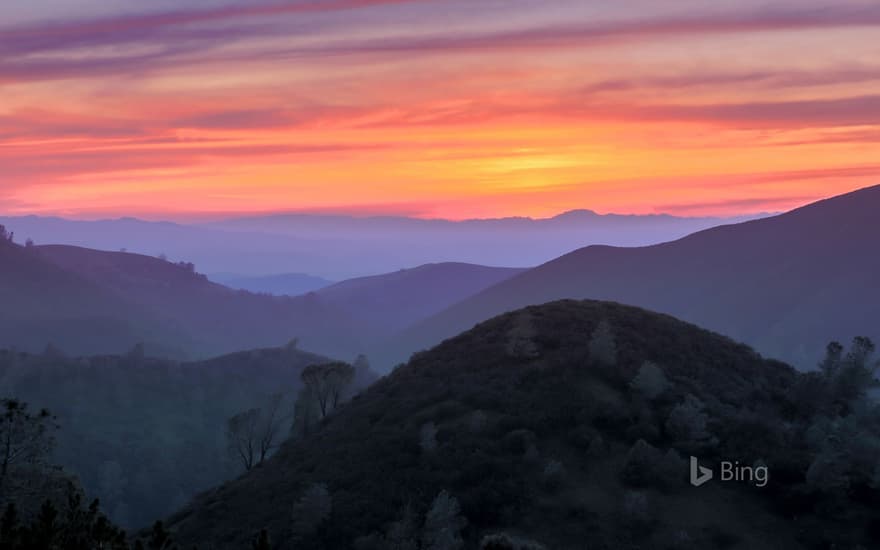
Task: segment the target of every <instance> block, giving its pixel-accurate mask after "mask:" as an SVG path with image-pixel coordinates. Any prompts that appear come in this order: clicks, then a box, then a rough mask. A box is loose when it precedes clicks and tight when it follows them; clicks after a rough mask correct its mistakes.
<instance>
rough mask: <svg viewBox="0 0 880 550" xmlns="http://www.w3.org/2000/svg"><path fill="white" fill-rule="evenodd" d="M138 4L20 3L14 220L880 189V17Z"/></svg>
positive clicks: (10, 195)
mask: <svg viewBox="0 0 880 550" xmlns="http://www.w3.org/2000/svg"><path fill="white" fill-rule="evenodd" d="M115 6H116V7H115V8H110V7H107V8H106V9H105V8H102V7H101V6H99V5H98V4H97V3H94V4H90V5H89V12H88V13H85V14H83V15H81V16H74V15H71V12H70V11H69V10H68V11H59V12H58V13H59V14H61V15H58V16H57V17H52V16H51V15H52V14H51V13H48V12H46V11H45V10H44V9H42V8H40V7H37V6H31V5H29V4H28V3H26V2H23V1H20V0H12V4H4V5H2V6H0V21H4V20H5V21H7V23H5V24H4V23H0V97H2V102H0V162H2V164H3V176H2V180H0V191H2V193H0V194H2V195H3V197H4V198H3V201H2V203H3V204H6V205H10V204H17V205H38V206H35V207H34V208H35V209H38V210H39V211H41V212H47V211H53V210H54V211H64V212H70V211H78V210H79V211H83V212H85V211H88V210H90V209H89V201H94V200H96V199H95V197H98V196H100V197H101V205H102V206H101V208H102V209H103V210H107V209H112V208H113V205H114V204H115V205H117V207H118V208H119V209H120V213H124V212H123V211H124V210H125V209H127V208H131V205H132V204H134V203H135V202H137V201H140V202H145V203H149V204H151V205H152V206H150V207H149V208H145V209H142V210H148V211H155V212H161V211H162V209H163V202H169V203H170V202H174V203H175V204H177V205H180V204H192V205H193V206H192V208H193V210H194V211H195V210H200V209H201V210H209V211H219V210H224V211H230V210H234V209H235V208H241V209H245V210H248V211H254V210H260V209H263V208H268V207H269V206H271V207H273V208H280V209H296V210H310V211H334V209H336V208H338V207H340V206H344V208H345V209H346V211H350V210H351V209H352V208H355V207H357V205H361V206H362V207H363V208H364V209H368V208H373V207H374V206H375V205H380V206H381V207H382V208H386V207H387V208H392V207H393V206H392V205H397V207H399V208H401V209H403V208H407V209H408V210H407V211H408V212H409V211H418V212H419V213H421V214H423V215H435V216H436V215H444V216H448V217H462V216H472V217H473V216H476V217H479V216H483V215H515V214H526V215H536V216H542V215H552V214H554V213H556V211H559V210H568V209H572V208H581V207H589V208H594V209H597V210H600V211H609V210H617V211H633V212H635V211H638V212H653V211H655V210H656V208H657V207H663V205H666V206H668V207H669V208H670V209H675V208H678V207H681V211H685V209H686V208H691V210H693V211H695V212H696V211H699V213H700V214H706V213H708V214H730V213H738V212H744V211H753V210H773V209H778V208H779V207H780V206H784V205H785V204H792V203H793V202H796V200H798V199H799V198H806V197H817V196H824V195H829V194H834V193H836V192H841V191H845V190H849V189H852V188H855V187H858V186H860V185H866V184H869V183H874V182H876V181H877V178H880V174H878V173H877V171H876V170H874V168H873V165H872V164H871V161H872V159H874V158H878V155H880V139H878V136H880V95H878V94H877V91H876V90H877V84H878V82H880V62H878V60H880V43H878V42H877V41H875V40H871V37H873V36H875V35H876V34H877V30H878V27H880V5H878V4H877V3H876V2H870V1H862V0H841V1H840V2H834V3H831V2H825V1H820V0H805V1H804V2H799V3H797V5H795V4H792V3H790V2H785V1H782V0H778V1H770V2H764V1H763V0H743V1H742V2H738V3H736V4H726V5H720V4H711V3H703V2H693V1H690V0H679V1H675V2H668V3H667V2H664V3H659V2H653V1H648V0H634V1H633V2H627V3H591V2H580V1H576V0H551V1H547V2H534V1H532V0H505V1H499V0H485V1H482V2H470V1H464V0H446V1H440V0H326V1H317V0H292V1H284V2H282V1H277V0H272V1H268V0H254V1H250V2H247V3H241V2H230V1H225V0H200V1H198V2H192V3H188V4H187V5H186V6H183V5H181V6H176V5H174V4H173V3H171V2H164V1H163V2H158V3H150V4H145V3H141V2H135V1H134V0H119V2H118V3H117V4H116V5H115ZM11 10H16V14H15V17H14V18H13V17H12V16H11V15H12V14H11ZM41 10H42V11H41ZM4 15H10V17H4ZM209 191H210V192H209ZM762 200H763V202H762ZM13 201H14V202H13ZM279 203H280V204H279ZM3 204H0V210H2V208H3ZM370 205H374V206H370ZM405 205H409V206H405ZM413 205H417V207H413ZM686 205H692V206H691V207H687V206H686ZM91 210H93V209H91ZM174 211H176V212H179V208H175V209H174Z"/></svg>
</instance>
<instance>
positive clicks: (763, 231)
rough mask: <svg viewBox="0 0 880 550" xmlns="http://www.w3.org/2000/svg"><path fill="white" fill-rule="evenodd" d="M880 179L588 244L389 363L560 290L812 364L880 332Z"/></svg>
mask: <svg viewBox="0 0 880 550" xmlns="http://www.w3.org/2000/svg"><path fill="white" fill-rule="evenodd" d="M878 211H880V186H877V187H871V188H867V189H863V190H861V191H857V192H854V193H850V194H847V195H842V196H838V197H835V198H832V199H828V200H824V201H820V202H817V203H814V204H811V205H808V206H805V207H803V208H800V209H797V210H794V211H792V212H789V213H786V214H782V215H779V216H775V217H772V218H765V219H761V220H756V221H750V222H746V223H741V224H737V225H727V226H722V227H716V228H713V229H708V230H705V231H702V232H699V233H696V234H693V235H690V236H688V237H685V238H683V239H680V240H678V241H674V242H670V243H664V244H660V245H655V246H649V247H642V248H613V247H607V246H590V247H587V248H582V249H580V250H576V251H574V252H572V253H570V254H566V255H565V256H562V257H560V258H558V259H556V260H553V261H551V262H548V263H546V264H544V265H541V266H539V267H537V268H535V269H532V270H529V271H527V272H525V273H523V274H521V275H518V276H516V277H513V278H511V279H509V280H507V281H503V282H501V283H499V284H498V285H495V286H494V287H492V288H489V289H487V290H486V291H484V292H482V293H480V294H479V295H477V296H475V297H473V298H471V299H468V300H465V301H463V302H462V303H460V304H456V305H454V306H452V307H451V308H449V309H448V310H447V311H444V312H442V313H440V314H438V315H437V316H435V317H434V318H432V319H429V320H427V321H425V322H424V323H421V324H419V325H418V326H415V327H413V328H412V329H410V330H408V331H406V332H404V333H403V334H401V335H400V337H399V338H397V339H396V340H395V341H394V342H393V343H391V344H390V345H388V346H385V349H390V350H393V351H394V352H395V353H391V354H389V356H387V361H386V362H388V363H391V362H394V361H399V360H402V359H404V358H405V357H406V356H407V355H408V353H410V352H412V351H414V350H418V349H423V348H426V347H428V346H431V345H433V344H434V343H436V342H439V341H440V340H442V339H443V338H446V337H449V336H452V335H453V334H457V333H458V332H460V331H462V330H465V329H467V328H469V327H471V326H473V325H474V324H475V323H478V322H480V321H482V320H484V319H488V318H490V317H492V316H494V315H497V314H499V313H503V312H505V311H510V310H513V309H516V308H519V307H522V306H525V305H529V304H540V303H544V302H547V301H550V300H555V299H562V298H575V299H581V298H590V299H598V300H613V301H617V302H621V303H626V304H632V305H636V306H640V307H645V308H648V309H651V310H655V311H660V312H664V313H669V314H671V315H675V316H676V317H679V318H681V319H684V320H686V321H689V322H693V323H696V324H699V325H700V326H704V327H706V328H709V329H711V330H715V331H718V332H720V333H722V334H725V335H728V336H730V337H732V338H735V339H737V340H741V341H744V342H746V343H748V344H749V345H751V346H754V347H755V348H756V349H757V350H759V351H760V352H762V353H764V354H765V355H769V356H772V357H777V358H779V359H783V360H786V361H789V362H791V363H793V364H796V365H798V366H799V367H812V366H814V365H815V363H816V361H817V360H818V358H819V356H820V355H821V353H822V347H823V346H824V344H825V341H826V340H827V339H828V338H836V339H840V340H848V339H850V338H852V337H853V336H854V335H856V334H867V335H869V336H873V337H875V339H878V337H880V332H878V327H877V322H876V319H877V318H878V317H880V293H878V292H877V281H878V280H880V255H878V254H876V253H874V252H873V251H874V250H875V249H876V247H877V243H878V241H880V217H878V216H877V212H878Z"/></svg>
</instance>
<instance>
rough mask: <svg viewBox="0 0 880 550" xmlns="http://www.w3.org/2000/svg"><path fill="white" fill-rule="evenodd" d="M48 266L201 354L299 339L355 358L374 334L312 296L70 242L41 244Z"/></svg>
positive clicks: (315, 347) (321, 349) (320, 349)
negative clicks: (125, 305)
mask: <svg viewBox="0 0 880 550" xmlns="http://www.w3.org/2000/svg"><path fill="white" fill-rule="evenodd" d="M34 248H35V249H36V254H38V255H39V257H40V258H41V259H43V260H45V261H46V262H49V263H51V264H54V265H55V266H57V267H59V268H62V269H64V270H65V271H66V272H68V273H73V274H75V275H77V276H78V277H80V278H82V279H85V280H87V281H89V282H90V283H92V284H93V285H96V286H98V287H99V288H101V289H104V290H105V291H108V292H112V293H113V294H115V295H116V296H118V297H119V299H121V300H123V299H124V300H126V301H127V302H129V303H133V304H135V305H137V306H138V307H139V308H141V309H143V310H145V311H148V312H149V313H150V314H151V315H152V316H153V317H155V318H158V319H160V320H162V321H163V322H164V323H165V324H166V325H167V326H169V327H173V328H175V330H177V331H179V332H180V333H183V334H186V335H188V336H189V337H190V338H191V339H192V344H191V345H189V346H188V347H187V350H188V351H190V352H191V353H194V354H195V355H196V356H207V355H216V354H219V353H228V352H232V351H236V350H241V349H249V348H254V347H271V346H274V345H279V344H281V343H284V342H287V341H289V340H291V339H293V338H298V339H299V340H300V342H301V343H302V344H303V346H304V347H308V348H309V349H313V350H316V351H317V352H319V353H324V354H327V355H331V356H336V357H342V358H350V357H353V356H354V354H355V353H356V352H357V351H358V350H359V349H361V348H362V347H363V342H365V341H367V340H368V339H369V337H370V329H369V327H368V326H366V325H358V324H355V323H353V322H351V321H350V320H349V319H348V317H347V316H346V315H345V314H344V313H343V312H341V311H339V310H335V309H334V308H332V307H330V306H329V305H328V304H325V303H323V302H321V301H320V300H318V299H316V298H315V297H314V296H302V297H278V296H267V295H258V294H253V293H250V292H246V291H242V290H232V289H230V288H227V287H225V286H222V285H219V284H216V283H212V282H211V281H209V280H208V279H207V277H205V276H204V275H201V274H199V273H196V272H195V270H194V266H192V265H191V264H189V265H187V264H176V263H172V262H168V261H165V260H161V259H158V258H153V257H151V256H144V255H140V254H130V253H123V252H105V251H100V250H92V249H87V248H79V247H74V246H65V245H46V246H37V247H34Z"/></svg>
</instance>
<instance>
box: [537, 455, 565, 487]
mask: <svg viewBox="0 0 880 550" xmlns="http://www.w3.org/2000/svg"><path fill="white" fill-rule="evenodd" d="M541 477H542V481H543V483H544V487H546V488H547V489H548V490H551V491H556V490H559V489H560V488H561V487H562V485H563V482H564V481H565V466H563V464H562V463H561V462H559V461H558V460H550V461H549V462H547V465H546V466H544V471H543V472H541Z"/></svg>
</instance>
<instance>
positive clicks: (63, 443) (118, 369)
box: [0, 347, 375, 527]
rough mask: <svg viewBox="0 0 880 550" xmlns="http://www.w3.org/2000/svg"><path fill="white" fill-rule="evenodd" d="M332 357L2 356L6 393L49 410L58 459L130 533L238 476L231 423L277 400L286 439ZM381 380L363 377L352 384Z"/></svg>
mask: <svg viewBox="0 0 880 550" xmlns="http://www.w3.org/2000/svg"><path fill="white" fill-rule="evenodd" d="M327 361H329V359H327V358H325V357H321V356H319V355H315V354H312V353H309V352H305V351H301V350H298V349H295V348H292V347H287V348H269V349H256V350H249V351H243V352H237V353H233V354H230V355H224V356H221V357H216V358H212V359H208V360H205V361H198V362H191V363H178V362H174V361H168V360H162V359H154V358H149V357H144V356H143V355H142V350H140V349H139V348H135V349H133V350H132V351H131V352H130V353H128V354H125V355H121V356H120V355H106V356H93V357H77V358H70V357H64V356H61V355H58V354H42V355H30V354H25V353H21V352H10V351H6V350H0V396H2V397H4V398H5V397H15V398H18V399H21V400H23V401H25V402H28V403H31V404H32V406H33V407H34V408H37V409H39V408H41V407H46V408H49V409H50V410H51V411H52V413H53V414H54V415H55V416H56V417H57V422H58V424H59V425H60V427H61V429H60V431H59V432H58V447H57V449H56V452H55V453H54V459H55V461H56V462H57V463H58V464H60V465H62V466H63V467H64V468H65V470H66V471H67V472H69V473H71V474H73V475H75V476H76V477H77V478H78V479H79V481H80V482H81V483H82V485H83V487H84V488H85V490H86V494H88V495H90V496H92V497H100V499H101V503H102V506H103V509H104V511H105V512H106V513H107V514H108V515H109V516H110V518H111V520H113V521H114V522H116V523H118V524H121V525H122V526H124V527H140V526H143V525H147V524H149V523H152V522H153V521H154V520H155V519H157V518H160V517H162V516H164V515H167V514H169V513H171V512H172V511H174V510H175V509H177V508H179V507H180V506H182V505H183V504H184V503H185V502H186V501H187V500H189V499H190V498H192V497H193V496H194V495H195V494H196V493H197V492H200V491H204V490H205V489H208V488H210V487H212V486H215V485H217V484H218V483H221V482H223V481H224V480H226V479H229V478H231V477H234V476H235V475H237V474H238V473H239V472H240V471H241V468H242V467H241V465H240V464H239V463H238V462H237V459H236V458H235V457H234V456H231V455H230V454H229V452H228V447H227V440H226V427H227V420H228V419H229V418H230V417H231V416H233V415H235V414H238V413H241V412H242V411H246V410H249V409H252V408H263V409H266V408H267V407H269V406H273V404H274V402H273V397H272V396H275V395H278V396H280V401H279V402H278V415H279V419H280V424H279V435H278V438H279V440H280V439H281V438H283V437H286V435H287V432H288V430H289V428H290V424H291V423H292V414H293V404H294V400H295V396H296V395H297V392H298V391H299V390H300V388H301V387H302V383H301V381H300V375H301V373H302V371H303V369H304V368H305V367H307V366H308V365H313V364H318V363H326V362H327ZM373 380H375V376H374V375H373V374H372V373H370V372H369V371H366V372H358V376H357V377H356V379H355V380H354V383H355V387H359V388H363V387H365V386H366V385H368V384H369V383H371V382H372V381H373Z"/></svg>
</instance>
